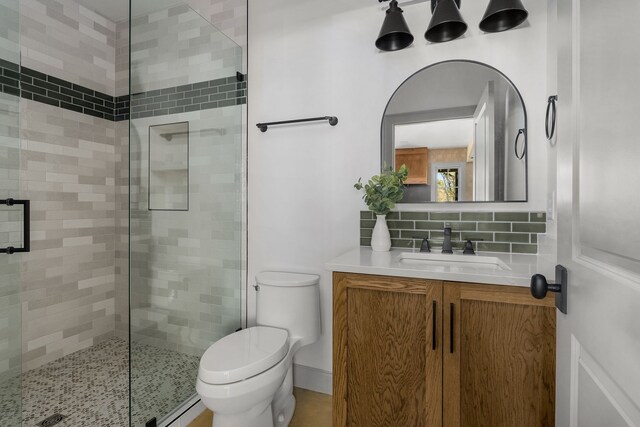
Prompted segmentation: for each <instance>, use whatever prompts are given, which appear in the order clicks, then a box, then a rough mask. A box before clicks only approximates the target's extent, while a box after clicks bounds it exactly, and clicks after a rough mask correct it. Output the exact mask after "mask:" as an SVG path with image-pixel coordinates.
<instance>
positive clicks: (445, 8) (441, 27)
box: [424, 0, 467, 43]
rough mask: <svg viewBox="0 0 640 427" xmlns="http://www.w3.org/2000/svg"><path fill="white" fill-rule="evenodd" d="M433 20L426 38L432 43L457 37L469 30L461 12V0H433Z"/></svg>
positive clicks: (425, 35) (430, 22)
mask: <svg viewBox="0 0 640 427" xmlns="http://www.w3.org/2000/svg"><path fill="white" fill-rule="evenodd" d="M431 13H432V14H433V15H432V16H431V21H429V27H428V28H427V32H426V33H425V34H424V38H426V39H427V40H428V41H430V42H432V43H442V42H448V41H450V40H454V39H457V38H458V37H460V36H462V35H463V34H464V33H465V32H466V31H467V23H466V22H464V19H462V15H461V14H460V0H431Z"/></svg>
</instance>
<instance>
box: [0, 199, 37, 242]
mask: <svg viewBox="0 0 640 427" xmlns="http://www.w3.org/2000/svg"><path fill="white" fill-rule="evenodd" d="M0 205H6V206H14V205H22V206H24V210H23V212H22V213H23V220H22V228H23V231H22V238H23V239H24V243H23V245H22V247H21V248H14V247H13V246H8V247H6V248H0V254H8V255H11V254H13V253H17V252H31V201H29V200H16V199H4V200H0Z"/></svg>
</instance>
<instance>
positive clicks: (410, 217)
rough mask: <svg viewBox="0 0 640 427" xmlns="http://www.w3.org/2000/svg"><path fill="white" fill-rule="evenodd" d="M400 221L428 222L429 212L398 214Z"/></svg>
mask: <svg viewBox="0 0 640 427" xmlns="http://www.w3.org/2000/svg"><path fill="white" fill-rule="evenodd" d="M400 219H402V220H407V221H428V220H429V212H400Z"/></svg>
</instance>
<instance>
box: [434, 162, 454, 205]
mask: <svg viewBox="0 0 640 427" xmlns="http://www.w3.org/2000/svg"><path fill="white" fill-rule="evenodd" d="M436 185H437V189H436V202H457V201H458V200H460V171H459V170H458V168H445V169H438V171H437V172H436Z"/></svg>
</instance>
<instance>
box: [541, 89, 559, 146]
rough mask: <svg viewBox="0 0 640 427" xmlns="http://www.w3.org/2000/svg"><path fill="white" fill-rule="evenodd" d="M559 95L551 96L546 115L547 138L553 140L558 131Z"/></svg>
mask: <svg viewBox="0 0 640 427" xmlns="http://www.w3.org/2000/svg"><path fill="white" fill-rule="evenodd" d="M557 100H558V95H553V96H550V97H549V99H548V100H547V114H546V116H545V122H544V130H545V133H546V134H547V139H548V140H549V141H551V140H552V139H553V136H554V135H555V133H556V101H557ZM549 113H551V129H549Z"/></svg>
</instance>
